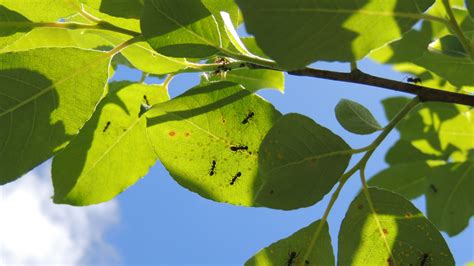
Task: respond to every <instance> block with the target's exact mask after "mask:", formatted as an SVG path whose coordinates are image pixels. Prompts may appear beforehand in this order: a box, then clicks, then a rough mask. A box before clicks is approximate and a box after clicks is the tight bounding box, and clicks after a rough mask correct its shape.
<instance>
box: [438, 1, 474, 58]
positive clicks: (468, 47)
mask: <svg viewBox="0 0 474 266" xmlns="http://www.w3.org/2000/svg"><path fill="white" fill-rule="evenodd" d="M442 1H443V5H444V9H445V10H446V13H447V14H448V17H449V25H448V26H449V27H450V28H451V29H452V30H453V32H454V34H456V36H457V37H458V39H459V41H460V42H461V44H462V46H463V48H464V50H466V53H468V54H469V55H470V56H471V58H472V59H474V50H473V48H471V45H470V42H469V41H468V40H467V38H466V36H465V35H464V33H463V31H462V30H461V27H459V23H458V22H457V20H456V17H455V16H454V13H453V9H452V8H451V5H450V4H449V0H442Z"/></svg>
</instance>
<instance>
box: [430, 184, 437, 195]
mask: <svg viewBox="0 0 474 266" xmlns="http://www.w3.org/2000/svg"><path fill="white" fill-rule="evenodd" d="M430 188H431V191H433V193H438V189H437V188H436V187H435V185H433V184H431V185H430Z"/></svg>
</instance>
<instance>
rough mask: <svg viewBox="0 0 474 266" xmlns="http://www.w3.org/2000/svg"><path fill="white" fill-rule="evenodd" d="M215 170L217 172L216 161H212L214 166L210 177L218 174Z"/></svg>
mask: <svg viewBox="0 0 474 266" xmlns="http://www.w3.org/2000/svg"><path fill="white" fill-rule="evenodd" d="M215 170H216V161H215V160H212V166H211V171H210V172H209V175H210V176H213V175H214V174H215V173H216V172H215Z"/></svg>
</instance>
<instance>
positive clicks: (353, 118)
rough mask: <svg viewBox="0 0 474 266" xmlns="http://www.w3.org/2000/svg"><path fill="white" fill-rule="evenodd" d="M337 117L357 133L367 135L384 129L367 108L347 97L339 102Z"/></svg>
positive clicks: (348, 129)
mask: <svg viewBox="0 0 474 266" xmlns="http://www.w3.org/2000/svg"><path fill="white" fill-rule="evenodd" d="M336 118H337V121H339V123H340V124H341V125H342V126H343V127H344V128H345V129H346V130H347V131H349V132H352V133H355V134H360V135H366V134H371V133H374V132H375V131H378V130H381V129H382V127H381V126H380V124H379V123H378V122H377V120H376V119H375V117H374V116H373V115H372V113H371V112H370V111H369V110H367V108H365V107H364V106H363V105H361V104H359V103H356V102H354V101H350V100H346V99H343V100H341V101H339V103H338V104H337V106H336Z"/></svg>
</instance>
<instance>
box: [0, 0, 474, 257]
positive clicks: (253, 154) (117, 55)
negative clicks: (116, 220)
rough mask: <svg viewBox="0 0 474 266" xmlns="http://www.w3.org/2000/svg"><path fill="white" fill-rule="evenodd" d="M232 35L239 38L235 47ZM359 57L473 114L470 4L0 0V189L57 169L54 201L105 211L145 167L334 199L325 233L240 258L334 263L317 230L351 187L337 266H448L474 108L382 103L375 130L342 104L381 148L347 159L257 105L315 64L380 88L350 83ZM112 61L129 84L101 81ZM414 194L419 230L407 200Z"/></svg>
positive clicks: (465, 188) (459, 222) (249, 202)
mask: <svg viewBox="0 0 474 266" xmlns="http://www.w3.org/2000/svg"><path fill="white" fill-rule="evenodd" d="M243 24H245V28H246V30H247V32H248V33H250V34H251V36H250V37H241V36H239V33H242V30H240V29H239V27H240V26H241V25H243ZM364 58H371V59H372V60H375V61H377V62H379V63H380V64H389V65H392V66H393V67H394V69H396V70H397V71H400V72H403V73H406V74H407V75H408V76H407V80H406V82H414V83H416V84H415V85H414V86H415V88H416V89H417V91H418V92H423V91H424V90H426V88H425V87H429V88H432V90H430V93H437V92H441V91H449V92H452V93H453V94H455V95H457V96H458V97H461V98H462V97H464V99H467V100H466V101H464V103H469V102H471V103H472V95H471V94H472V92H473V88H474V76H473V75H472V73H473V72H474V2H473V1H471V0H466V1H465V3H464V1H460V0H450V1H448V0H422V1H406V0H363V1H361V0H345V1H334V0H321V1H309V0H291V1H289V0H260V1H252V0H235V1H232V0H221V1H212V0H145V1H140V0H118V1H112V0H58V1H35V0H23V1H17V0H0V184H2V185H4V184H7V183H9V182H13V181H14V180H16V179H18V178H19V177H21V176H22V175H24V174H25V173H27V172H28V171H30V170H32V169H33V168H34V167H36V166H37V165H39V164H41V163H42V162H44V161H46V160H48V159H50V158H52V161H53V163H52V170H51V171H52V179H53V186H54V197H53V200H54V202H55V203H58V204H69V205H76V206H86V205H91V204H98V203H101V202H105V201H108V200H111V199H113V198H114V197H116V196H117V195H118V194H120V193H122V192H123V191H125V190H126V189H127V188H128V187H130V186H131V185H133V184H134V183H136V182H137V181H138V180H139V179H140V178H142V177H143V176H145V175H146V174H147V172H148V171H149V169H150V168H151V167H152V166H153V165H154V164H155V163H156V162H157V161H159V162H160V163H162V164H163V165H164V166H165V168H166V169H167V170H168V171H169V173H170V175H171V176H172V177H173V178H174V179H175V180H176V181H177V182H178V183H179V184H180V185H181V186H183V187H185V188H187V189H189V190H190V191H192V192H195V193H198V194H199V195H201V196H202V197H205V198H207V199H210V200H213V201H217V202H225V203H230V204H233V205H240V206H248V207H266V208H272V209H282V210H293V209H297V208H302V207H308V206H312V205H314V204H316V203H318V202H319V201H320V200H321V199H322V198H323V197H324V196H326V195H327V194H328V193H329V192H330V191H331V190H332V189H333V188H334V187H335V186H336V185H337V187H336V189H335V192H334V193H333V194H332V196H331V199H330V202H329V204H328V206H327V208H326V211H325V212H324V214H322V216H321V218H320V220H318V221H315V222H314V223H312V224H311V225H309V226H308V227H306V228H303V229H301V230H299V231H298V232H295V233H294V234H293V235H291V236H289V237H288V238H285V239H282V240H280V241H278V242H276V243H274V244H272V245H270V246H269V247H267V248H265V249H262V250H261V251H260V252H258V253H257V254H256V255H255V256H254V257H252V258H250V259H249V260H248V261H247V262H246V265H273V264H276V265H278V264H287V265H293V264H299V265H316V264H318V265H319V264H321V265H334V264H335V261H336V259H335V257H334V252H333V248H332V246H331V236H330V234H329V226H330V225H328V224H327V218H328V216H329V215H330V211H331V208H332V206H333V204H334V202H335V201H336V200H337V198H338V196H339V192H340V191H341V189H342V187H343V186H344V185H345V183H346V182H347V180H348V179H349V178H351V177H352V176H353V175H354V174H355V173H359V174H360V179H361V187H362V191H361V193H360V194H359V195H358V196H357V197H356V198H355V199H354V200H353V202H352V203H351V205H350V207H349V209H348V210H347V213H346V216H345V218H344V220H343V222H342V225H341V227H340V231H339V235H338V245H339V247H338V250H339V252H338V258H337V263H338V264H339V265H349V264H351V265H352V264H354V265H364V264H366V263H370V264H374V265H383V264H388V265H454V258H453V256H452V254H451V251H450V250H449V248H448V247H447V245H446V243H445V241H444V239H443V237H442V235H441V232H440V231H444V232H447V233H448V234H449V235H451V236H453V235H456V234H459V233H460V232H462V231H463V230H464V229H465V228H466V227H467V225H468V221H469V219H470V218H471V217H472V215H473V214H474V198H473V196H472V194H471V193H470V189H471V188H472V187H474V162H473V158H474V157H473V156H474V123H473V121H472V119H473V118H472V116H473V115H474V113H473V110H472V106H473V105H474V104H470V106H469V104H467V105H456V104H453V103H438V102H427V101H430V99H431V98H430V97H429V95H428V94H426V93H424V94H423V97H421V95H418V96H417V97H414V98H412V99H409V98H403V97H396V98H389V99H386V100H384V101H383V106H384V108H385V112H386V116H387V118H388V120H389V121H390V122H389V123H388V124H387V125H385V126H382V125H380V123H379V122H378V121H377V120H376V119H375V118H374V116H373V115H372V114H371V112H370V110H368V109H367V108H365V107H364V106H362V105H361V104H359V103H356V102H354V101H351V100H348V99H342V100H341V101H340V102H339V104H338V105H337V106H336V107H335V115H336V118H337V120H338V121H339V123H340V124H341V125H342V126H343V127H344V128H345V129H346V130H348V131H349V132H352V133H354V134H360V135H371V134H376V137H374V138H373V141H372V143H371V144H370V145H369V146H367V147H361V148H353V147H351V146H350V145H349V144H348V143H347V142H346V141H345V140H344V139H343V138H341V137H340V136H338V135H337V134H335V133H334V132H332V131H331V130H330V129H328V128H326V127H324V126H323V125H320V124H318V123H317V122H316V121H314V120H312V119H311V118H309V117H307V116H304V115H302V114H297V113H290V114H285V115H283V114H281V113H280V112H279V111H278V110H276V109H275V107H274V106H273V105H272V104H271V103H270V102H268V101H266V100H265V99H263V98H262V97H261V96H259V95H258V94H256V92H257V91H259V90H261V89H265V88H267V89H268V88H270V89H275V90H278V91H281V92H283V91H284V73H285V72H288V73H290V74H292V73H293V74H295V73H300V74H301V73H306V72H305V71H306V70H308V68H307V66H308V65H309V64H312V63H314V62H319V61H331V62H333V61H338V62H346V63H348V65H349V64H350V65H351V70H352V71H351V72H350V73H348V75H349V76H350V77H354V78H358V82H359V83H366V84H368V85H376V86H380V87H384V86H381V85H383V84H380V83H373V81H371V80H370V79H365V78H364V77H367V76H361V75H360V73H362V72H360V71H359V70H358V69H357V61H359V60H361V59H364ZM119 65H125V66H127V67H129V68H134V69H137V70H140V71H141V72H142V74H143V78H142V80H141V81H140V82H132V81H121V82H117V81H113V76H114V72H115V69H116V68H117V67H118V66H119ZM190 72H192V73H199V74H200V75H201V79H200V82H199V84H196V86H194V87H192V88H189V89H187V90H186V92H185V93H183V94H182V95H179V96H177V97H175V98H170V96H169V95H168V87H169V84H170V82H172V79H173V77H174V76H176V75H180V74H183V73H190ZM335 75H338V73H335ZM148 77H158V78H161V79H162V81H163V82H162V83H160V84H149V83H146V82H145V81H147V80H149V79H148ZM349 81H350V80H349ZM371 82H372V83H371ZM390 84H392V83H390ZM387 86H389V85H387ZM385 87H386V86H385ZM415 94H418V93H417V92H415ZM426 95H428V96H426ZM432 99H436V97H434V98H432ZM437 99H439V97H438V98H437ZM393 129H396V130H398V132H399V133H400V139H399V140H398V142H397V143H396V144H395V145H394V146H393V147H392V148H390V150H389V151H388V153H387V155H386V161H387V163H388V164H389V166H388V167H387V168H386V169H384V170H382V171H381V172H380V173H378V174H376V175H375V176H374V177H373V178H371V179H370V180H369V181H368V182H367V180H366V177H365V167H366V165H367V163H368V161H369V159H370V158H371V156H372V155H373V153H374V151H375V150H376V149H377V147H378V146H379V145H380V143H381V142H382V141H383V140H384V139H385V137H386V136H387V135H388V134H389V133H390V132H391V131H392V130H393ZM368 137H370V136H368ZM357 153H362V154H363V156H362V158H361V159H360V160H359V161H355V162H354V160H353V161H352V163H351V159H352V157H353V155H354V154H357ZM350 165H351V167H349V166H350ZM421 195H425V198H426V203H427V216H425V215H424V214H423V213H422V212H421V211H420V210H418V209H417V208H416V207H414V206H413V204H412V203H411V202H410V199H414V198H417V197H419V196H421ZM289 246H290V247H291V250H290V251H288V247H289Z"/></svg>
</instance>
